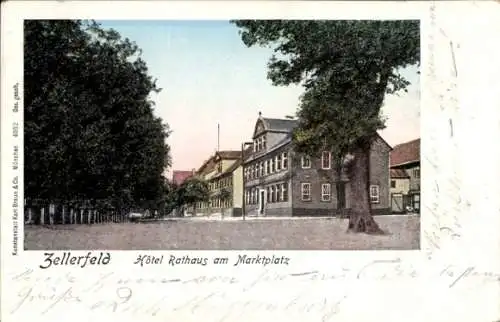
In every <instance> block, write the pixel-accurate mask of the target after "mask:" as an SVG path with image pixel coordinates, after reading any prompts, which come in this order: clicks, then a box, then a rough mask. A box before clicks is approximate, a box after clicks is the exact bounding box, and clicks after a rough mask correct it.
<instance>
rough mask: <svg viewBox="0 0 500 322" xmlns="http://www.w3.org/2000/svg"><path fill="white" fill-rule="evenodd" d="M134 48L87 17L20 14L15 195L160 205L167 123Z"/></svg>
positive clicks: (164, 193)
mask: <svg viewBox="0 0 500 322" xmlns="http://www.w3.org/2000/svg"><path fill="white" fill-rule="evenodd" d="M159 91H160V89H159V88H158V87H157V86H156V82H155V80H154V79H152V78H151V76H149V75H148V69H147V66H146V63H145V62H144V60H143V59H142V58H141V51H140V49H139V48H138V47H137V45H136V44H135V43H133V42H131V41H130V40H128V39H122V38H121V37H120V35H119V34H118V33H117V32H116V31H113V30H104V29H102V28H101V27H100V26H99V25H98V24H96V23H95V22H92V21H80V20H25V25H24V105H25V109H24V139H25V150H24V151H25V155H24V162H25V167H24V171H25V178H26V180H25V196H26V197H27V198H39V199H46V200H75V199H78V200H100V201H102V200H105V201H106V202H107V203H109V204H112V205H114V206H120V207H123V206H125V207H134V206H140V205H142V204H144V203H146V202H150V203H151V202H153V203H154V204H156V205H164V204H165V203H166V202H167V196H168V194H169V189H170V187H169V184H168V182H167V180H166V179H165V178H164V177H163V175H162V174H163V172H164V170H165V168H166V167H167V166H169V165H170V156H169V152H170V148H169V146H168V145H167V144H166V142H165V140H166V139H167V138H168V136H169V134H170V131H169V128H168V125H167V124H165V123H163V122H162V120H161V119H160V118H158V117H156V116H154V115H153V106H154V104H153V102H152V101H151V100H150V94H151V93H154V92H159Z"/></svg>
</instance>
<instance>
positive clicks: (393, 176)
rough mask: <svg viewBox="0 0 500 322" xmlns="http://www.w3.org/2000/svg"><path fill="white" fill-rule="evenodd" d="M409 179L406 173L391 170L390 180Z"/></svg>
mask: <svg viewBox="0 0 500 322" xmlns="http://www.w3.org/2000/svg"><path fill="white" fill-rule="evenodd" d="M406 178H410V176H409V175H408V173H406V171H405V170H403V169H391V179H406Z"/></svg>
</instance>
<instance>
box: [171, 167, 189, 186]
mask: <svg viewBox="0 0 500 322" xmlns="http://www.w3.org/2000/svg"><path fill="white" fill-rule="evenodd" d="M192 176H193V171H181V170H174V171H173V172H172V181H173V182H174V183H175V184H176V185H181V184H182V183H183V182H184V181H186V180H187V179H188V178H190V177H192Z"/></svg>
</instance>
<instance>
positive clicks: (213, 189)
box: [194, 151, 243, 216]
mask: <svg viewBox="0 0 500 322" xmlns="http://www.w3.org/2000/svg"><path fill="white" fill-rule="evenodd" d="M241 163H242V158H241V151H218V152H216V153H215V154H214V155H213V156H212V157H210V158H209V159H208V160H207V161H205V162H204V163H203V165H202V166H201V167H200V169H198V171H197V173H196V175H197V176H198V177H199V178H200V179H203V180H205V181H206V182H207V183H208V187H209V190H210V200H209V201H208V202H202V203H198V204H197V205H196V209H195V210H194V212H195V213H196V214H197V215H209V214H222V213H223V214H224V215H225V216H241V212H242V210H241V209H242V203H243V168H242V165H241Z"/></svg>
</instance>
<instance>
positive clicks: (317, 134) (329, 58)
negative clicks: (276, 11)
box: [233, 20, 420, 164]
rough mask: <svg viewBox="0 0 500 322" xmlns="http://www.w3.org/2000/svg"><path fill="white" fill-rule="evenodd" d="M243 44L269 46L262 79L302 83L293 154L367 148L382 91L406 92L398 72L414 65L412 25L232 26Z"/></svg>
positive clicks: (416, 50) (416, 44)
mask: <svg viewBox="0 0 500 322" xmlns="http://www.w3.org/2000/svg"><path fill="white" fill-rule="evenodd" d="M233 23H234V24H236V26H238V27H239V28H240V34H241V38H242V40H243V42H244V43H245V44H246V45H247V46H254V45H260V46H271V47H273V49H274V53H275V54H274V55H273V56H272V57H271V59H270V61H269V64H268V67H269V68H268V78H269V79H270V80H271V81H272V83H273V84H274V85H289V84H293V83H295V84H299V83H300V84H302V85H303V86H304V89H305V92H304V94H303V96H302V97H301V106H300V109H299V111H298V113H297V116H298V119H299V126H298V128H297V129H296V131H295V133H294V143H295V147H296V149H297V150H298V151H299V152H303V153H306V154H309V155H317V154H318V153H319V152H320V151H322V150H324V149H325V148H328V149H331V150H332V151H334V153H335V154H336V155H335V157H336V161H337V163H338V164H341V163H342V157H343V156H344V155H345V154H346V153H347V152H349V151H351V150H353V149H355V148H359V147H362V148H368V146H369V143H370V141H371V139H372V138H373V137H374V134H375V133H376V131H377V130H380V129H382V128H384V123H385V122H384V121H385V120H384V119H383V117H382V116H381V113H380V110H381V107H382V103H383V100H384V95H385V93H396V92H398V91H401V90H404V91H406V87H407V86H408V85H409V82H408V80H406V79H405V78H404V77H402V76H401V74H400V73H399V71H400V70H401V69H402V68H405V67H407V66H409V65H415V64H419V61H420V27H419V22H418V21H413V20H400V21H389V20H386V21H372V20H369V21H365V20H338V21H333V20H332V21H325V20H314V21H313V20H309V21H308V20H238V21H233Z"/></svg>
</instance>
